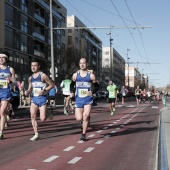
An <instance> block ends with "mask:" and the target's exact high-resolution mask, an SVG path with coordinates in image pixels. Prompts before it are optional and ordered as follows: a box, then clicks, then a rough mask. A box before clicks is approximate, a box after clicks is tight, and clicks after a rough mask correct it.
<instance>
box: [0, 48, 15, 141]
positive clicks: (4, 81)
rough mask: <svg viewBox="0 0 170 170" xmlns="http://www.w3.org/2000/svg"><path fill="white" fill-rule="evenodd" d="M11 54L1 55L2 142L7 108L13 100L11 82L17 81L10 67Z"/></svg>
mask: <svg viewBox="0 0 170 170" xmlns="http://www.w3.org/2000/svg"><path fill="white" fill-rule="evenodd" d="M8 60H9V53H7V52H5V51H4V52H2V53H0V94H1V95H0V117H1V121H0V122H1V123H0V140H2V139H4V135H3V130H4V127H5V119H6V112H7V107H8V105H9V101H10V99H11V89H10V83H11V81H15V71H14V69H13V68H12V67H10V66H8Z"/></svg>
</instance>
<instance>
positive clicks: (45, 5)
mask: <svg viewBox="0 0 170 170" xmlns="http://www.w3.org/2000/svg"><path fill="white" fill-rule="evenodd" d="M37 2H38V3H40V4H41V5H42V6H43V7H44V8H46V9H47V10H48V11H50V6H49V5H48V4H47V3H45V2H44V1H42V0H37ZM53 14H54V15H55V16H56V17H57V18H59V19H60V20H62V16H61V15H60V14H59V13H58V12H57V11H56V10H54V9H53Z"/></svg>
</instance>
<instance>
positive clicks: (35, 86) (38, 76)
mask: <svg viewBox="0 0 170 170" xmlns="http://www.w3.org/2000/svg"><path fill="white" fill-rule="evenodd" d="M31 70H32V72H33V75H32V76H31V77H29V79H28V83H29V87H28V90H26V91H25V95H28V94H30V93H32V94H33V97H32V101H31V107H30V113H31V122H32V126H33V129H34V132H35V135H34V136H33V137H32V138H31V139H30V140H32V141H35V140H37V139H39V135H38V124H37V121H36V114H37V111H38V109H39V111H40V120H41V121H45V120H46V118H47V117H49V118H50V119H52V115H50V112H48V114H49V115H48V116H47V102H48V99H47V94H48V91H49V90H50V89H52V88H53V87H54V83H53V82H52V81H51V80H50V79H49V77H48V76H47V75H46V74H45V73H43V72H41V71H40V64H39V62H38V61H37V60H34V61H32V62H31ZM47 85H48V86H47Z"/></svg>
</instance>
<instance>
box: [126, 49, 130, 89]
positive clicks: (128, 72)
mask: <svg viewBox="0 0 170 170" xmlns="http://www.w3.org/2000/svg"><path fill="white" fill-rule="evenodd" d="M128 51H130V49H127V64H128V69H127V71H128V74H127V75H128V77H127V78H128V81H127V82H128V90H129V59H130V58H129V57H128Z"/></svg>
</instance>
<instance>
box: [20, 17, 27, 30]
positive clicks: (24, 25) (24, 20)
mask: <svg viewBox="0 0 170 170" xmlns="http://www.w3.org/2000/svg"><path fill="white" fill-rule="evenodd" d="M21 31H23V32H25V33H27V32H28V17H27V16H25V15H22V16H21Z"/></svg>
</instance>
